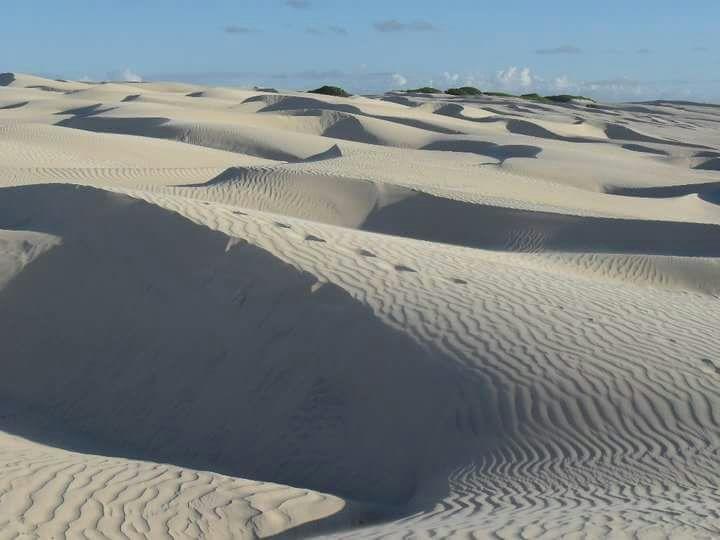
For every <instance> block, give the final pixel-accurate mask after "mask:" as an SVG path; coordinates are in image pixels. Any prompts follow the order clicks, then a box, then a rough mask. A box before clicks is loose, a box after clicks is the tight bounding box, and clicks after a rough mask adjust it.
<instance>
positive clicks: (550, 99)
mask: <svg viewBox="0 0 720 540" xmlns="http://www.w3.org/2000/svg"><path fill="white" fill-rule="evenodd" d="M520 97H521V98H523V99H529V100H531V101H540V102H542V103H572V102H573V101H575V100H576V99H578V100H585V101H592V102H594V101H595V100H594V99H590V98H589V97H585V96H571V95H569V94H560V95H558V96H541V95H540V94H535V93H533V94H523V95H522V96H520Z"/></svg>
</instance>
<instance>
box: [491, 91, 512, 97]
mask: <svg viewBox="0 0 720 540" xmlns="http://www.w3.org/2000/svg"><path fill="white" fill-rule="evenodd" d="M483 94H484V95H486V96H493V97H516V96H514V95H513V94H508V93H507V92H483Z"/></svg>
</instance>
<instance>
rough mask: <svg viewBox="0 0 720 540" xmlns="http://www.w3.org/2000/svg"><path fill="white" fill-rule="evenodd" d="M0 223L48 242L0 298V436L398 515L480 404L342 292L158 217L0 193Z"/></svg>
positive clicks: (167, 216) (452, 374) (96, 195)
mask: <svg viewBox="0 0 720 540" xmlns="http://www.w3.org/2000/svg"><path fill="white" fill-rule="evenodd" d="M0 228H4V229H15V230H31V231H38V232H44V233H49V234H53V235H56V236H58V237H60V238H61V239H62V245H61V246H58V247H56V248H53V249H52V250H51V251H50V252H48V253H46V254H44V255H42V256H41V257H40V258H38V259H37V260H36V261H34V262H32V263H31V264H30V265H29V266H28V267H27V268H26V269H25V270H24V271H23V272H22V273H21V274H20V275H19V276H17V277H16V278H14V280H13V281H11V283H10V284H9V285H8V286H7V287H6V288H5V289H3V290H2V291H0V319H2V320H3V321H4V323H3V325H1V326H0V342H2V343H3V344H4V346H3V349H4V350H3V354H2V373H3V376H2V378H0V400H1V401H2V404H3V411H5V412H6V413H7V414H6V415H4V416H3V417H2V419H1V420H0V429H3V430H6V431H9V432H12V433H16V434H21V435H24V436H28V437H31V438H34V439H37V440H40V441H42V442H48V443H51V444H56V445H58V446H61V447H64V448H71V449H77V450H81V451H84V452H90V453H99V454H102V455H117V456H123V457H133V458H142V459H145V460H152V461H159V462H166V463H173V464H178V465H185V466H191V467H193V468H196V469H204V470H213V471H216V472H223V473H228V474H231V475H234V476H241V477H245V478H258V479H263V480H268V481H277V482H282V483H285V484H289V485H300V486H303V487H309V488H315V489H320V490H323V491H325V492H332V493H338V494H341V495H345V496H347V497H349V498H352V499H359V500H370V501H373V502H376V503H382V504H397V503H402V502H404V501H407V500H408V499H409V498H410V497H411V496H412V494H413V493H414V491H415V489H416V483H417V482H418V478H419V477H420V471H421V470H422V469H423V468H425V467H430V468H432V467H433V466H440V465H441V463H439V461H441V460H442V459H446V458H447V456H449V455H450V454H451V450H448V448H452V447H453V446H454V445H457V444H458V443H457V438H458V437H460V436H461V435H458V434H457V432H456V431H457V430H454V429H452V426H454V418H455V409H454V407H455V406H456V405H457V401H458V399H460V398H459V397H458V396H461V395H465V396H467V395H471V398H468V397H465V398H464V400H465V402H466V403H467V400H468V399H471V401H474V402H475V405H474V406H473V408H475V409H476V410H478V411H483V410H485V411H488V407H486V406H484V405H483V403H484V400H485V399H486V398H487V396H486V395H485V393H484V391H483V385H482V383H478V381H472V377H468V375H467V374H462V376H461V374H460V373H459V372H457V371H456V368H453V367H452V366H453V363H452V362H449V361H447V360H443V359H442V356H440V355H438V354H434V355H431V354H429V352H428V351H427V350H426V349H424V348H421V347H420V346H419V345H417V344H416V342H415V341H413V340H412V339H411V338H409V337H407V336H405V335H404V334H401V333H399V332H397V331H396V330H394V329H392V328H390V327H388V326H387V325H386V324H384V323H382V322H381V321H380V320H379V319H377V318H376V317H375V315H374V314H373V313H372V311H371V310H370V309H369V308H368V307H366V306H364V305H362V304H361V303H359V302H358V301H356V300H354V299H353V298H352V297H351V296H349V295H348V294H347V293H346V292H345V291H343V290H342V289H340V288H338V287H336V286H333V285H329V284H324V285H323V284H320V283H318V282H317V281H316V279H315V278H314V277H313V276H311V275H309V274H306V273H303V272H300V271H298V270H297V269H296V268H294V267H291V266H289V265H287V264H285V263H283V262H281V261H279V260H278V259H276V258H274V257H273V256H271V255H270V254H269V253H267V252H265V251H263V250H261V249H259V248H256V247H254V246H250V245H248V244H245V243H243V241H242V240H240V239H230V238H228V237H227V236H225V235H223V234H221V233H218V232H213V231H210V230H209V229H205V228H204V227H201V226H198V225H195V224H193V223H191V222H189V221H187V220H185V219H184V218H182V217H180V216H178V215H176V214H174V213H171V212H168V211H165V210H162V209H159V208H158V207H154V206H152V205H149V204H146V203H144V202H140V201H136V200H133V199H130V198H127V197H124V196H120V195H113V194H109V193H105V192H102V191H97V190H93V189H90V188H76V187H72V186H59V185H53V186H33V187H25V188H8V189H3V190H0ZM398 389H402V391H398ZM470 389H472V391H471V390H470ZM489 414H490V412H489V411H488V415H489ZM429 426H432V427H429ZM496 428H497V426H495V427H493V425H492V422H491V421H490V420H488V419H487V418H486V419H485V420H481V419H480V418H479V419H478V420H477V429H478V430H480V432H483V433H487V436H488V437H491V434H492V433H495V432H497V429H496ZM52 433H54V434H55V435H53V436H51V435H50V434H52ZM427 433H433V434H434V436H433V438H432V439H428V437H427Z"/></svg>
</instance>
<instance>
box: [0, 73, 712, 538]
mask: <svg viewBox="0 0 720 540" xmlns="http://www.w3.org/2000/svg"><path fill="white" fill-rule="evenodd" d="M718 126H720V106H712V105H702V104H690V103H678V102H653V103H645V104H616V105H604V104H600V105H597V106H595V107H592V108H589V107H587V106H586V104H585V103H570V104H566V105H553V104H546V103H537V102H530V101H526V100H521V99H516V98H502V97H480V98H473V99H461V98H453V97H450V96H444V97H440V96H435V97H423V96H415V95H397V94H388V95H385V96H377V97H375V98H365V97H353V98H348V99H343V98H330V97H326V96H318V95H311V94H301V93H293V92H287V93H285V92H282V93H277V94H275V93H263V92H255V91H247V90H239V89H232V88H203V87H199V86H192V85H182V84H175V83H108V84H92V83H82V82H72V81H52V80H47V79H42V78H39V77H33V76H29V75H21V74H2V75H0V321H2V324H1V325H0V344H2V354H1V355H0V407H1V408H0V538H61V537H68V538H85V539H87V538H145V537H150V538H197V537H206V538H256V537H267V536H271V535H277V534H284V535H288V536H291V537H308V536H334V537H346V538H377V537H383V538H386V537H397V538H406V537H412V538H432V537H434V538H438V537H442V538H444V537H451V536H457V537H474V538H606V537H613V538H718V537H720V476H719V475H718V471H719V470H720V331H719V330H718V328H720V128H719V127H718ZM288 486H293V487H288Z"/></svg>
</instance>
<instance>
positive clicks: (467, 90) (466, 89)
mask: <svg viewBox="0 0 720 540" xmlns="http://www.w3.org/2000/svg"><path fill="white" fill-rule="evenodd" d="M445 93H446V94H450V95H451V96H481V95H482V92H481V91H480V90H478V89H477V88H475V87H474V86H461V87H460V88H450V89H449V90H448V91H447V92H445Z"/></svg>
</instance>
